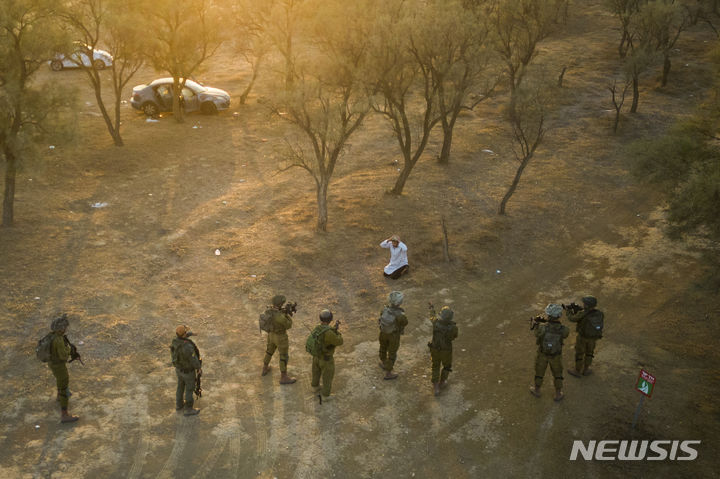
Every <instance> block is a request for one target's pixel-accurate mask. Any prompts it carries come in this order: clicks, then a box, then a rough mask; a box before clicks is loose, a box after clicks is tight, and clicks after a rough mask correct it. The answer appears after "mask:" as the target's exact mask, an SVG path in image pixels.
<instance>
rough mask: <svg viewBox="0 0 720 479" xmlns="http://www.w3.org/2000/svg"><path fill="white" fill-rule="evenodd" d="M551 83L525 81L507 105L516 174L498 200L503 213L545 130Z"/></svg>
mask: <svg viewBox="0 0 720 479" xmlns="http://www.w3.org/2000/svg"><path fill="white" fill-rule="evenodd" d="M553 94H554V87H553V86H552V85H551V84H550V83H547V82H544V81H542V80H540V79H538V80H535V79H533V80H532V81H528V82H527V83H526V84H523V85H522V86H520V87H519V88H518V89H517V90H516V91H515V101H514V102H513V104H512V106H511V105H508V107H507V110H506V118H507V121H508V125H509V126H510V139H511V144H512V150H513V156H514V159H515V161H516V162H517V168H516V170H515V175H514V176H513V180H512V182H511V183H510V186H509V187H508V189H507V191H506V192H505V195H504V196H503V198H502V201H500V207H499V208H498V214H500V215H504V214H505V209H506V206H507V203H508V201H509V200H510V197H511V196H512V195H513V193H515V190H516V189H517V187H518V185H519V184H520V178H521V177H522V174H523V172H524V171H525V168H527V166H528V164H529V163H530V160H532V158H533V157H534V156H535V152H536V150H537V148H538V147H539V146H540V144H541V143H542V141H543V139H544V138H545V133H547V130H548V112H549V109H550V107H551V105H552V101H553V99H554V96H553Z"/></svg>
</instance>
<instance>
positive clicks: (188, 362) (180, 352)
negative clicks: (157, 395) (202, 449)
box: [170, 326, 202, 416]
mask: <svg viewBox="0 0 720 479" xmlns="http://www.w3.org/2000/svg"><path fill="white" fill-rule="evenodd" d="M180 328H184V330H182V331H181V329H180ZM181 333H182V335H181ZM190 335H192V333H191V332H190V330H189V329H187V327H185V326H178V329H177V331H176V337H175V338H174V339H173V340H172V344H171V345H170V355H171V357H172V362H173V366H175V374H176V376H177V389H176V390H175V409H176V410H178V411H181V410H183V408H184V409H185V415H188V416H189V415H193V414H197V409H194V408H193V405H194V404H195V401H194V399H193V392H194V391H195V377H196V373H195V371H196V370H199V369H202V360H201V359H200V351H199V350H198V348H197V346H196V345H195V343H194V342H192V341H191V340H190V339H188V336H190ZM183 396H184V402H183Z"/></svg>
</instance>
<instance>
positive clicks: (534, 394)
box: [530, 386, 540, 398]
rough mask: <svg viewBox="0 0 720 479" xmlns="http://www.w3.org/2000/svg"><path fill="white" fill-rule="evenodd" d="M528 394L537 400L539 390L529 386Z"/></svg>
mask: <svg viewBox="0 0 720 479" xmlns="http://www.w3.org/2000/svg"><path fill="white" fill-rule="evenodd" d="M530 394H532V395H533V396H535V397H536V398H539V397H540V388H539V387H537V386H530Z"/></svg>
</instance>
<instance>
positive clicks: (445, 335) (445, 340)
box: [430, 319, 455, 351]
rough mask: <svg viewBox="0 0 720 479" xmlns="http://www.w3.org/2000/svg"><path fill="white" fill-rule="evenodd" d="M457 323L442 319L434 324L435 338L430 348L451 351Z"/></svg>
mask: <svg viewBox="0 0 720 479" xmlns="http://www.w3.org/2000/svg"><path fill="white" fill-rule="evenodd" d="M454 326H455V323H454V322H453V321H447V322H445V321H443V320H442V319H438V320H437V321H435V322H434V323H433V337H432V342H431V343H430V347H431V348H433V349H440V350H444V351H447V350H451V349H452V341H453V339H455V338H453V337H452V331H453V329H454Z"/></svg>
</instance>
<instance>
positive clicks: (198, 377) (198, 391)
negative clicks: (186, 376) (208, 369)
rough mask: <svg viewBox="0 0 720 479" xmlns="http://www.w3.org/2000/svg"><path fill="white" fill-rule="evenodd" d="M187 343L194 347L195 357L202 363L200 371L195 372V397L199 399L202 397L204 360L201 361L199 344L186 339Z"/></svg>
mask: <svg viewBox="0 0 720 479" xmlns="http://www.w3.org/2000/svg"><path fill="white" fill-rule="evenodd" d="M186 341H187V342H188V343H190V344H192V347H193V349H194V350H195V357H196V358H197V359H198V361H200V369H196V370H195V395H196V396H197V397H198V398H199V397H201V396H202V359H200V350H199V349H198V347H197V344H195V342H194V341H192V340H191V339H186Z"/></svg>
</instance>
